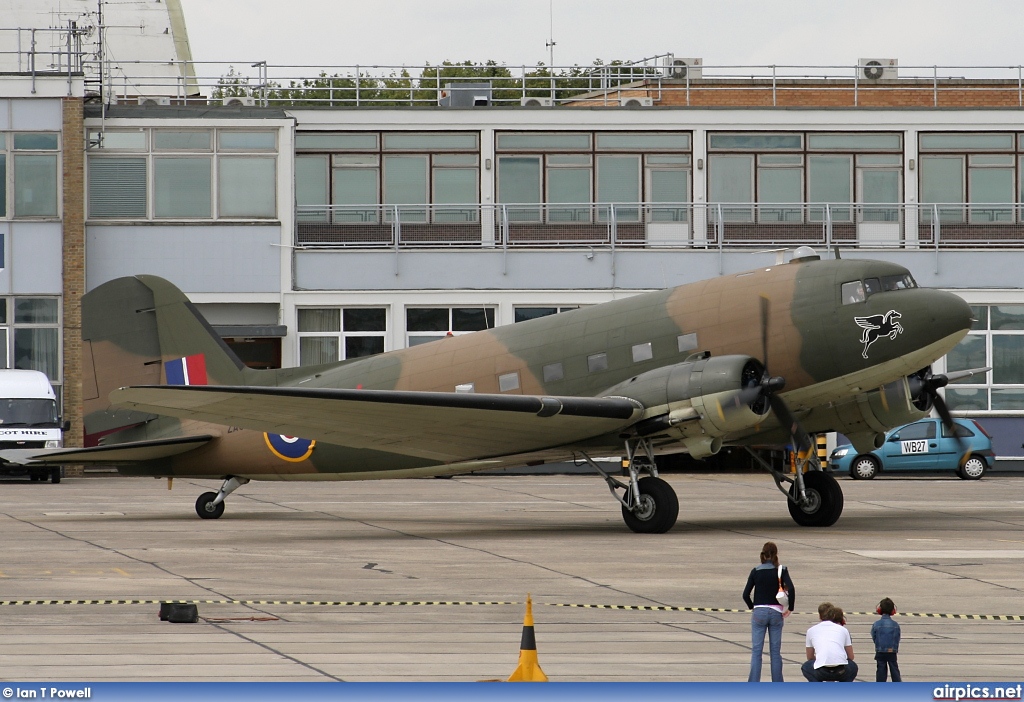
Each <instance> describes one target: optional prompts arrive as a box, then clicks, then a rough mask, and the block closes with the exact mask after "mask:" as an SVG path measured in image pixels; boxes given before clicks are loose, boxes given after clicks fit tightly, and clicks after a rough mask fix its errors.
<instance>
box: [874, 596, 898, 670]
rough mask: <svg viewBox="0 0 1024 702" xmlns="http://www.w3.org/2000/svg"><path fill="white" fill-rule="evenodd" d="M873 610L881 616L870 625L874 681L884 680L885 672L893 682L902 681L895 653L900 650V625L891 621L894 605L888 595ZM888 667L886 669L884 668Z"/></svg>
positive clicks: (894, 609)
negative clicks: (890, 676) (874, 664)
mask: <svg viewBox="0 0 1024 702" xmlns="http://www.w3.org/2000/svg"><path fill="white" fill-rule="evenodd" d="M875 612H877V613H878V614H881V615H882V618H881V619H879V620H878V621H877V622H875V623H874V624H872V625H871V640H872V641H874V642H875V661H877V667H876V669H875V682H885V679H886V673H887V672H888V673H892V681H893V682H903V678H902V677H900V666H899V664H898V663H897V662H896V654H897V653H899V650H900V625H899V624H897V623H896V622H894V621H893V619H892V616H893V615H894V614H896V605H895V604H894V603H893V601H892V600H890V599H889V598H888V597H885V598H883V599H882V601H881V602H879V603H878V608H877V609H875ZM887 668H888V671H887V670H886V669H887Z"/></svg>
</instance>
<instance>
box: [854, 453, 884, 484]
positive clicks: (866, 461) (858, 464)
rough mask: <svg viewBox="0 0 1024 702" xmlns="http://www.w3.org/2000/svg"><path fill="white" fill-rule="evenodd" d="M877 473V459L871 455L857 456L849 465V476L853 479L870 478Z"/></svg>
mask: <svg viewBox="0 0 1024 702" xmlns="http://www.w3.org/2000/svg"><path fill="white" fill-rule="evenodd" d="M876 475H878V461H877V460H876V459H874V458H872V457H871V456H858V457H857V460H855V461H854V462H853V464H852V465H851V466H850V477H851V478H854V479H855V480H871V479H872V478H874V477H875V476H876Z"/></svg>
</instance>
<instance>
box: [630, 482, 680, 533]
mask: <svg viewBox="0 0 1024 702" xmlns="http://www.w3.org/2000/svg"><path fill="white" fill-rule="evenodd" d="M637 486H638V487H639V488H640V505H639V507H638V509H637V510H636V511H633V510H629V509H626V508H625V507H623V508H622V519H623V521H625V522H626V526H628V527H629V528H630V530H631V531H635V532H636V533H638V534H664V533H665V532H666V531H668V530H669V529H671V528H672V527H673V526H674V525H675V523H676V518H677V517H678V516H679V498H677V497H676V491H675V490H673V489H672V486H671V485H669V484H668V483H666V482H665V481H664V480H662V479H661V478H654V477H647V478H641V479H640V481H639V482H638V483H637Z"/></svg>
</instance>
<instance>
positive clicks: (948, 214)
mask: <svg viewBox="0 0 1024 702" xmlns="http://www.w3.org/2000/svg"><path fill="white" fill-rule="evenodd" d="M919 139H920V142H919V144H920V156H919V161H920V164H921V166H920V201H921V204H922V205H923V206H922V208H921V221H922V223H926V224H930V223H931V222H932V220H933V219H934V217H935V215H936V213H937V214H938V218H939V222H958V223H960V222H969V223H971V224H1005V223H1012V222H1014V221H1016V220H1017V219H1019V215H1016V214H1015V211H1016V209H1017V208H1015V207H1014V206H1013V205H1014V204H1015V203H1019V202H1024V197H1022V196H1021V193H1022V192H1024V183H1022V181H1021V175H1022V172H1024V148H1022V143H1021V142H1022V139H1024V136H1022V135H1015V134H1012V133H971V132H962V133H960V132H955V133H931V134H921V135H920V137H919ZM1018 183H1021V185H1018ZM965 203H966V204H967V205H968V206H967V207H964V204H965Z"/></svg>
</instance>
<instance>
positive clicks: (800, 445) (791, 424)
mask: <svg viewBox="0 0 1024 702" xmlns="http://www.w3.org/2000/svg"><path fill="white" fill-rule="evenodd" d="M768 401H769V402H770V403H771V406H772V411H773V412H775V416H776V417H778V418H779V422H780V423H781V424H782V426H783V427H785V428H786V430H787V431H788V432H789V435H790V436H791V437H792V438H793V448H794V449H796V450H797V451H799V452H801V453H803V452H805V451H810V450H811V448H812V447H813V443H812V442H811V437H810V436H808V435H807V432H806V431H804V428H803V427H802V426H800V422H798V421H797V418H796V417H795V416H794V415H793V413H792V412H791V411H790V409H789V406H788V405H787V404H786V401H785V400H783V399H782V398H781V397H779V396H778V395H775V394H771V395H769V396H768Z"/></svg>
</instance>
